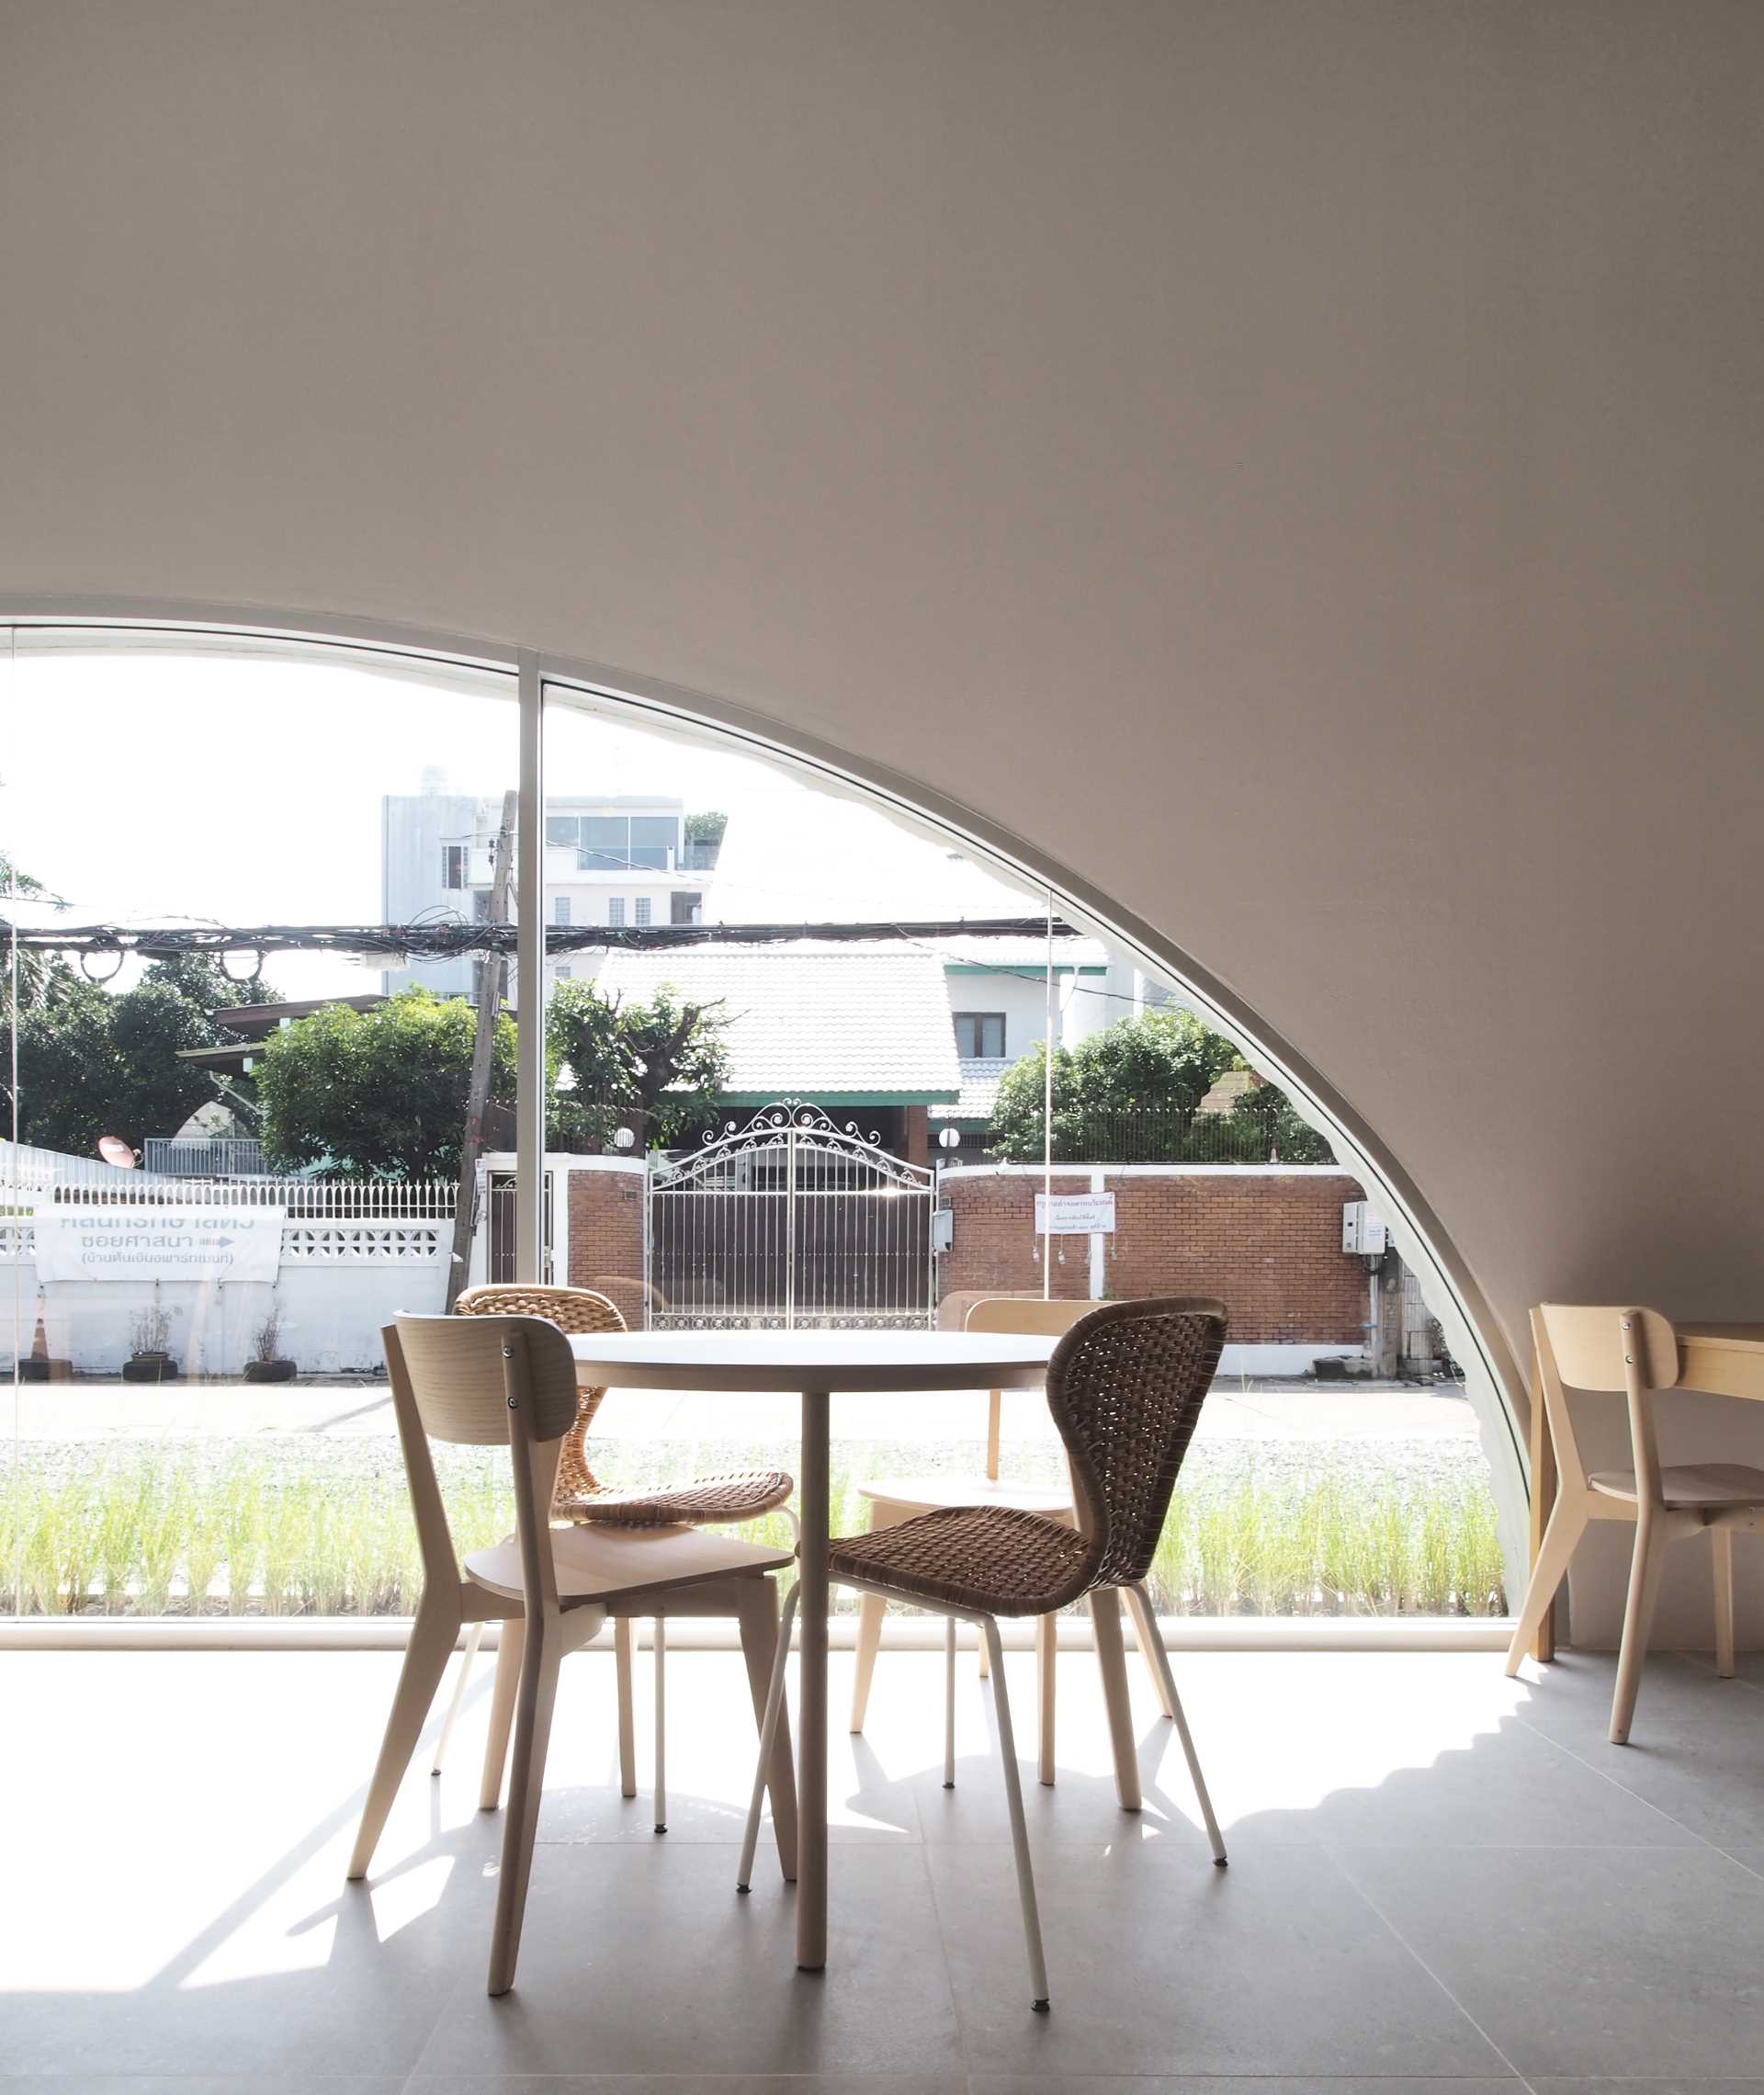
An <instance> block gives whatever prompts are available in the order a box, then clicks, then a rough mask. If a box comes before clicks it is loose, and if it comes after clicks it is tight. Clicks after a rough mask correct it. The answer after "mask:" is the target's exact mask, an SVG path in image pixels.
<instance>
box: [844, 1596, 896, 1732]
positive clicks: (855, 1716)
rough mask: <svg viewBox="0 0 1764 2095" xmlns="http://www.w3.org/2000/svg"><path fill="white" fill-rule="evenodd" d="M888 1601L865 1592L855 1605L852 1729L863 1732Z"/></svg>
mask: <svg viewBox="0 0 1764 2095" xmlns="http://www.w3.org/2000/svg"><path fill="white" fill-rule="evenodd" d="M887 1606H888V1602H886V1601H885V1600H884V1599H883V1598H882V1596H881V1595H880V1594H879V1593H865V1595H864V1597H863V1599H862V1600H861V1601H860V1602H858V1608H857V1668H856V1670H855V1671H854V1674H853V1676H852V1729H853V1730H854V1731H862V1730H863V1728H864V1719H865V1716H867V1715H868V1713H869V1707H870V1679H871V1676H872V1675H873V1674H874V1673H875V1671H876V1650H877V1648H878V1647H879V1646H880V1645H881V1642H882V1615H883V1611H884V1610H885V1609H886V1608H887Z"/></svg>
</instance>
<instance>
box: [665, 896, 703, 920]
mask: <svg viewBox="0 0 1764 2095" xmlns="http://www.w3.org/2000/svg"><path fill="white" fill-rule="evenodd" d="M704 906H705V898H704V894H703V892H702V890H695V889H690V888H676V889H674V891H673V894H672V895H670V896H669V898H668V922H669V923H697V922H698V912H699V911H700V910H701V909H703V907H704Z"/></svg>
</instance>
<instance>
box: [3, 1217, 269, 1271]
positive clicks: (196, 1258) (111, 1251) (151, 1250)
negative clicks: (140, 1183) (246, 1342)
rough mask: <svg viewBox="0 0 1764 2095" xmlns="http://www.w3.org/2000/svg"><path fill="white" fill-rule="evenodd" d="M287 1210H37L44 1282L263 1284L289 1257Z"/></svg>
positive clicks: (39, 1265)
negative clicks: (284, 1243)
mask: <svg viewBox="0 0 1764 2095" xmlns="http://www.w3.org/2000/svg"><path fill="white" fill-rule="evenodd" d="M287 1214H288V1210H287V1209H286V1208H285V1207H194V1206H192V1207H182V1206H170V1205H167V1206H164V1207H158V1206H154V1207H111V1206H91V1207H82V1206H78V1205H76V1204H74V1203H73V1202H69V1203H66V1204H65V1205H58V1204H51V1203H50V1202H47V1201H44V1202H41V1203H40V1204H39V1206H38V1208H37V1216H36V1221H37V1276H38V1278H39V1279H40V1280H133V1281H143V1280H145V1281H153V1280H263V1281H268V1282H270V1283H272V1284H273V1283H274V1281H275V1279H276V1274H277V1268H278V1267H279V1266H280V1264H281V1258H282V1223H283V1221H284V1220H285V1218H286V1217H287Z"/></svg>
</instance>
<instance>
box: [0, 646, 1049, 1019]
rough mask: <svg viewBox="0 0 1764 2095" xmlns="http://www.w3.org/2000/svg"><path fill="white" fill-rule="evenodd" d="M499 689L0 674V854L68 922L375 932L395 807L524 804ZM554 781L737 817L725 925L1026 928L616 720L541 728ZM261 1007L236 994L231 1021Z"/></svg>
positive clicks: (354, 989) (343, 981) (375, 967)
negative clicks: (403, 796)
mask: <svg viewBox="0 0 1764 2095" xmlns="http://www.w3.org/2000/svg"><path fill="white" fill-rule="evenodd" d="M462 681H463V680H462ZM497 688H500V685H499V683H498V680H495V679H489V678H486V679H485V680H484V681H483V685H482V686H481V687H480V688H450V687H447V686H445V685H443V686H440V687H437V686H436V685H435V683H434V682H433V681H429V680H425V681H424V682H421V683H419V682H416V681H414V680H413V679H411V678H407V677H403V676H396V675H388V674H381V673H379V672H375V671H370V670H368V669H365V668H362V667H358V666H355V665H353V664H350V663H348V662H339V661H337V660H335V659H327V658H315V659H314V660H313V661H311V662H287V661H280V660H276V659H273V658H269V657H252V656H245V657H240V656H238V655H235V654H231V653H228V654H220V653H215V654H206V655H192V654H187V653H172V652H160V651H145V652H127V653H111V652H99V653H81V652H58V651H52V650H51V651H34V652H20V653H18V654H17V655H16V656H10V657H0V849H4V850H5V851H6V853H7V854H8V855H10V856H11V857H12V859H13V861H14V863H15V864H16V865H17V866H18V867H19V869H20V870H21V871H23V872H26V873H28V874H31V875H33V876H34V877H35V878H37V879H39V880H40V881H42V882H43V883H44V885H45V886H46V887H48V888H49V889H51V890H52V891H53V892H54V893H56V894H58V895H60V896H62V897H63V898H65V900H66V901H67V903H68V908H67V911H66V912H64V914H63V915H62V922H64V923H94V922H117V921H121V922H136V923H150V922H151V923H175V922H176V921H178V920H180V919H190V920H196V921H202V922H211V923H232V924H254V923H379V921H380V920H381V913H382V912H381V898H380V857H379V850H380V798H381V796H382V795H384V794H386V793H414V792H417V791H419V790H420V789H421V787H422V784H423V776H424V771H425V770H428V769H430V768H432V767H439V768H441V769H443V770H444V771H445V772H446V773H447V783H448V786H449V787H450V789H452V790H455V791H460V792H468V793H474V794H482V795H486V796H491V797H494V796H497V795H499V794H500V793H502V792H503V790H505V789H506V788H507V787H510V786H512V785H513V784H514V782H515V769H516V753H515V707H514V704H513V702H512V698H502V697H499V696H487V695H486V693H487V692H492V691H493V690H495V689H497ZM511 688H512V687H511ZM546 763H547V772H548V777H547V785H548V791H549V792H550V793H551V794H552V795H558V796H562V795H568V794H580V793H650V792H662V793H669V794H677V795H678V796H680V797H681V798H683V799H684V801H685V803H686V807H687V809H688V810H689V811H690V810H696V809H707V808H718V809H721V810H724V811H725V812H726V813H727V814H728V815H729V818H730V832H729V842H730V855H731V856H732V858H733V859H734V861H735V863H734V864H732V865H731V866H729V872H730V873H731V874H732V875H739V876H740V880H739V888H737V887H731V888H730V889H729V898H728V907H725V905H724V903H723V900H722V899H721V897H720V896H719V895H718V890H717V888H716V887H715V885H714V884H713V886H712V889H711V902H710V908H709V910H708V912H707V913H708V914H709V915H711V916H712V917H713V918H723V919H724V920H725V921H729V920H730V911H731V910H733V911H734V912H735V915H736V917H738V918H745V919H748V920H750V921H751V920H752V918H754V917H760V916H763V917H770V918H776V919H779V920H791V921H797V920H802V919H807V918H809V917H813V916H822V917H827V916H856V915H867V914H871V913H886V912H883V911H882V909H881V905H883V904H884V903H886V902H887V901H888V899H889V898H892V903H893V912H894V913H908V914H914V913H917V914H943V913H949V914H960V913H967V914H970V915H980V914H987V913H992V912H998V913H1011V914H1016V913H1026V912H1028V911H1030V910H1032V909H1033V908H1034V907H1035V901H1034V900H1033V899H1032V898H1029V897H1027V896H1023V897H1018V896H1016V895H1015V894H1014V893H1013V891H1012V889H1009V888H1007V887H1006V886H1004V885H1003V884H1001V883H1000V882H999V881H997V880H996V879H994V878H992V877H991V876H989V875H988V874H985V873H983V872H982V871H981V870H980V868H979V867H978V866H973V865H971V864H968V863H967V862H966V861H964V860H962V859H961V858H960V857H959V855H956V854H955V853H954V852H953V851H952V850H950V849H949V848H948V847H947V846H946V845H944V844H933V843H929V842H926V841H924V840H923V839H921V838H918V837H916V836H914V835H913V834H912V833H911V832H908V831H905V830H903V829H901V828H899V826H898V825H895V824H893V823H891V822H890V821H888V818H887V817H886V816H884V815H882V814H880V813H878V812H876V810H873V809H870V808H860V807H854V806H853V805H852V804H850V803H849V802H845V801H843V800H841V799H839V798H834V797H833V796H831V795H829V794H827V793H826V792H824V791H822V790H819V789H816V788H812V787H806V786H804V785H802V784H801V783H799V782H797V780H796V779H795V778H793V777H792V776H789V775H788V774H786V772H784V771H782V770H781V769H777V768H775V767H773V766H770V765H767V764H760V763H756V762H754V761H752V759H749V758H746V757H742V756H737V755H734V754H731V753H726V752H724V751H722V750H718V749H716V748H713V747H707V746H705V745H703V744H699V743H695V742H688V741H685V740H684V739H681V738H679V737H677V736H659V735H650V734H645V733H641V732H639V731H638V730H635V729H633V728H632V727H630V726H629V725H628V722H627V721H626V720H625V719H607V718H605V717H602V716H597V715H592V714H588V713H583V712H579V711H576V710H574V709H573V708H563V707H553V708H550V709H548V715H547V753H546ZM743 839H744V840H745V841H744V842H743V841H742V840H743ZM885 859H886V860H888V862H889V865H890V871H889V874H888V878H886V879H883V880H878V879H877V878H876V876H875V870H874V869H875V868H876V866H878V865H879V864H880V862H881V861H883V860H885ZM743 867H745V871H742V868H743ZM903 897H904V898H910V905H911V906H910V909H909V908H908V906H907V901H906V900H903ZM940 897H941V898H944V907H942V908H938V907H935V906H933V905H934V904H935V903H936V902H937V901H938V900H939V898H940ZM31 913H32V912H29V911H28V910H27V909H21V910H20V912H19V918H20V921H21V922H24V921H28V917H29V915H30V914H31ZM38 913H46V912H38ZM234 966H235V967H236V968H237V969H238V971H239V972H240V973H241V974H242V975H248V973H249V967H250V964H249V962H248V961H244V960H243V959H242V960H241V961H238V962H235V963H234ZM133 971H134V970H133V968H132V967H131V968H130V971H129V972H126V973H125V974H124V975H123V976H122V977H120V978H119V986H122V985H124V984H126V982H127V981H128V980H130V978H131V975H132V973H133ZM265 979H266V980H268V981H270V982H273V983H274V984H275V985H276V986H277V988H279V989H281V990H282V991H284V992H285V993H286V994H288V996H290V997H312V996H327V995H354V994H360V993H362V992H363V991H370V990H374V989H377V988H378V987H379V960H378V959H376V960H375V961H374V963H373V964H372V965H371V966H358V965H356V964H354V963H352V962H349V961H347V960H343V959H340V958H338V957H335V956H333V955H328V954H305V955H287V956H282V957H275V958H272V959H271V960H270V961H269V962H267V963H266V968H265ZM251 994H252V991H251V988H250V986H249V984H248V983H244V982H242V988H241V999H240V1001H241V1002H247V1001H249V999H250V997H251Z"/></svg>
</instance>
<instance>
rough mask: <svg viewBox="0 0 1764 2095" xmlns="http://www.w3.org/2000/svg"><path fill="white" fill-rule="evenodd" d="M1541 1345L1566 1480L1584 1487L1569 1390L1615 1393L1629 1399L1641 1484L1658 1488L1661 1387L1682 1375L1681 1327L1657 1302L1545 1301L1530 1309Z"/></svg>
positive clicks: (1541, 1368)
mask: <svg viewBox="0 0 1764 2095" xmlns="http://www.w3.org/2000/svg"><path fill="white" fill-rule="evenodd" d="M1532 1340H1533V1342H1534V1343H1535V1345H1536V1349H1537V1364H1538V1373H1539V1378H1540V1380H1541V1381H1542V1383H1543V1388H1542V1390H1541V1392H1539V1394H1541V1395H1542V1397H1543V1399H1544V1410H1545V1412H1546V1413H1547V1415H1548V1418H1549V1421H1550V1440H1551V1444H1552V1445H1553V1446H1554V1447H1555V1462H1556V1468H1557V1470H1558V1472H1559V1473H1560V1476H1561V1478H1562V1481H1563V1482H1564V1484H1566V1485H1567V1486H1569V1487H1570V1488H1572V1489H1579V1490H1584V1489H1586V1481H1587V1479H1586V1468H1585V1466H1584V1464H1583V1463H1582V1461H1581V1459H1580V1448H1579V1444H1578V1442H1577V1440H1576V1438H1575V1432H1574V1419H1573V1416H1572V1414H1571V1413H1570V1411H1569V1410H1568V1400H1567V1395H1566V1392H1567V1390H1569V1389H1586V1390H1593V1391H1605V1392H1611V1393H1614V1392H1616V1391H1618V1390H1622V1391H1623V1393H1624V1395H1625V1396H1626V1397H1627V1399H1628V1400H1629V1440H1630V1454H1631V1459H1632V1461H1633V1462H1634V1468H1635V1477H1636V1480H1637V1484H1638V1486H1639V1488H1640V1489H1642V1490H1643V1491H1644V1492H1645V1494H1646V1495H1647V1496H1648V1497H1650V1498H1655V1499H1657V1498H1658V1496H1659V1455H1658V1450H1657V1446H1656V1444H1655V1437H1654V1408H1653V1404H1652V1401H1651V1399H1652V1395H1653V1392H1654V1391H1655V1390H1657V1389H1670V1388H1671V1387H1673V1386H1674V1385H1675V1384H1676V1383H1677V1381H1678V1379H1679V1335H1678V1333H1677V1332H1676V1331H1674V1330H1673V1329H1672V1325H1671V1322H1670V1320H1669V1319H1667V1318H1665V1317H1663V1316H1661V1314H1660V1313H1659V1311H1658V1310H1657V1309H1638V1308H1623V1307H1621V1306H1611V1307H1605V1306H1599V1305H1594V1306H1591V1307H1588V1306H1584V1305H1581V1304H1577V1303H1566V1302H1540V1303H1539V1304H1538V1306H1537V1308H1535V1309H1533V1310H1532Z"/></svg>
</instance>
